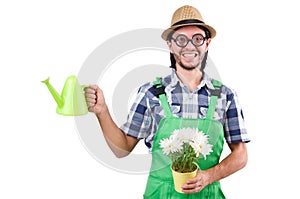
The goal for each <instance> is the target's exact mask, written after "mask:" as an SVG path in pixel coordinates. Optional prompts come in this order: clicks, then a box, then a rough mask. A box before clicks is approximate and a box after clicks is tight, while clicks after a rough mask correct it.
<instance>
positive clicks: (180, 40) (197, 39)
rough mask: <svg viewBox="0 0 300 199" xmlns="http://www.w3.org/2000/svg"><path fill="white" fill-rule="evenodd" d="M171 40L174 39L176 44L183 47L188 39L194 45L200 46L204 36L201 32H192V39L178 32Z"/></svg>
mask: <svg viewBox="0 0 300 199" xmlns="http://www.w3.org/2000/svg"><path fill="white" fill-rule="evenodd" d="M172 40H174V41H175V43H176V45H177V46H179V47H181V48H184V47H186V46H187V45H188V43H189V42H190V41H191V42H192V44H193V45H194V46H196V47H199V46H202V45H203V44H204V41H205V40H206V38H205V37H204V36H203V35H201V34H194V35H193V37H192V39H189V38H188V37H187V36H186V35H183V34H179V35H177V37H176V38H172Z"/></svg>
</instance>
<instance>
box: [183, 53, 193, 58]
mask: <svg viewBox="0 0 300 199" xmlns="http://www.w3.org/2000/svg"><path fill="white" fill-rule="evenodd" d="M182 56H184V57H188V58H189V57H196V56H197V53H184V54H182Z"/></svg>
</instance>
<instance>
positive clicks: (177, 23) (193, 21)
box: [172, 19, 204, 26]
mask: <svg viewBox="0 0 300 199" xmlns="http://www.w3.org/2000/svg"><path fill="white" fill-rule="evenodd" d="M193 23H204V22H203V21H200V20H198V19H186V20H181V21H178V22H176V23H174V24H173V25H172V26H178V25H184V24H193Z"/></svg>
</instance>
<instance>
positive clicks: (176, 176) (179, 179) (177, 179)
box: [171, 166, 198, 193]
mask: <svg viewBox="0 0 300 199" xmlns="http://www.w3.org/2000/svg"><path fill="white" fill-rule="evenodd" d="M171 170H172V174H173V180H174V188H175V190H176V191H177V192H179V193H183V192H182V188H181V187H182V185H184V184H185V183H186V181H187V180H189V179H191V178H194V177H196V175H197V171H198V167H197V168H196V170H195V171H192V172H188V173H180V172H177V171H174V170H173V168H172V166H171Z"/></svg>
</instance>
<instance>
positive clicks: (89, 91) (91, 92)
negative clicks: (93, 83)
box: [84, 87, 96, 94]
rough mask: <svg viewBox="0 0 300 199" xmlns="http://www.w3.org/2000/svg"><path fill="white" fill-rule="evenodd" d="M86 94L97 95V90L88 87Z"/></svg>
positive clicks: (85, 90) (85, 89)
mask: <svg viewBox="0 0 300 199" xmlns="http://www.w3.org/2000/svg"><path fill="white" fill-rule="evenodd" d="M84 92H85V93H86V94H87V93H88V94H95V93H96V89H93V88H91V87H86V88H84Z"/></svg>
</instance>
